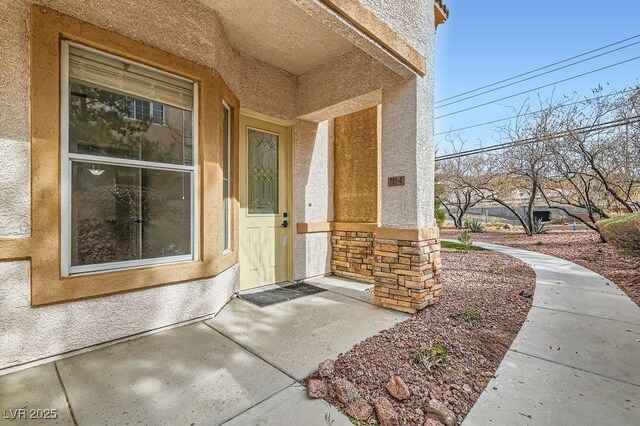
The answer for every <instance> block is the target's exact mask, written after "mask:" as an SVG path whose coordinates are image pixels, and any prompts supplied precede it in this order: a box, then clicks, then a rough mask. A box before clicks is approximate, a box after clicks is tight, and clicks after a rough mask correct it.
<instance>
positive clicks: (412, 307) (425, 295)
mask: <svg viewBox="0 0 640 426" xmlns="http://www.w3.org/2000/svg"><path fill="white" fill-rule="evenodd" d="M378 232H379V235H377V236H376V238H375V241H374V251H373V254H374V262H373V276H374V284H375V288H374V296H375V300H376V301H377V302H378V303H380V304H381V305H382V306H384V307H386V308H392V309H396V310H400V311H404V312H409V313H415V312H416V311H418V310H420V309H422V308H425V307H426V306H428V305H431V304H433V303H436V302H437V301H439V300H440V298H441V297H442V283H441V282H440V269H441V264H440V241H439V239H438V228H427V229H423V230H421V231H417V230H416V232H414V231H413V230H411V231H409V230H395V229H391V228H386V229H380V230H379V231H378ZM393 235H396V238H389V237H391V236H393ZM381 237H384V238H381ZM397 238H406V239H397Z"/></svg>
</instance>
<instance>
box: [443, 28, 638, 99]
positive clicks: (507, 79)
mask: <svg viewBox="0 0 640 426" xmlns="http://www.w3.org/2000/svg"><path fill="white" fill-rule="evenodd" d="M638 37H640V34H638V35H635V36H633V37H629V38H626V39H624V40H620V41H616V42H615V43H611V44H608V45H606V46H603V47H599V48H597V49H594V50H590V51H588V52H585V53H581V54H579V55H576V56H572V57H571V58H567V59H563V60H561V61H558V62H554V63H552V64H549V65H545V66H543V67H540V68H536V69H534V70H531V71H527V72H525V73H522V74H518V75H516V76H513V77H509V78H506V79H504V80H500V81H497V82H495V83H491V84H487V85H486V86H482V87H478V88H477V89H473V90H469V91H467V92H464V93H460V94H458V95H455V96H450V97H448V98H445V99H440V100H438V101H436V104H438V103H441V102H445V101H448V100H451V99H455V98H459V97H460V96H464V95H468V94H469V93H473V92H477V91H479V90H483V89H487V88H489V87H493V86H496V85H498V84H502V83H506V82H507V81H511V80H514V79H516V78H520V77H524V76H525V75H529V74H533V73H534V72H538V71H542V70H544V69H547V68H550V67H553V66H556V65H560V64H563V63H565V62H569V61H572V60H574V59H578V58H581V57H583V56H586V55H590V54H592V53H595V52H599V51H600V50H604V49H608V48H610V47H613V46H616V45H618V44H622V43H625V42H627V41H629V40H634V39H636V38H638Z"/></svg>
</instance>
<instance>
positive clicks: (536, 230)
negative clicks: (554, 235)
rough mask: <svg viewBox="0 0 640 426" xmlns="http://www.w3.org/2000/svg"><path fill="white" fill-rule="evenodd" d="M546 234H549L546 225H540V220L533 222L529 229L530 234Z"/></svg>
mask: <svg viewBox="0 0 640 426" xmlns="http://www.w3.org/2000/svg"><path fill="white" fill-rule="evenodd" d="M547 232H549V230H548V229H547V224H546V223H542V218H538V219H536V220H534V221H533V226H532V227H531V233H532V234H546V233H547Z"/></svg>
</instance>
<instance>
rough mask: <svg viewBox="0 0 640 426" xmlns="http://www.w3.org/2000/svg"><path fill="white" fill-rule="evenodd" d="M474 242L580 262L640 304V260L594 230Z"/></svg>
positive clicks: (452, 234)
mask: <svg viewBox="0 0 640 426" xmlns="http://www.w3.org/2000/svg"><path fill="white" fill-rule="evenodd" d="M460 232H461V231H458V230H442V231H441V233H440V236H441V238H448V239H453V240H455V239H457V238H458V235H460ZM471 236H472V238H473V239H474V241H482V242H486V243H493V244H500V245H503V246H510V247H515V248H520V249H524V250H531V251H535V252H539V253H544V254H549V255H551V256H556V257H559V258H562V259H566V260H568V261H571V262H574V263H577V264H578V265H581V266H584V267H585V268H588V269H590V270H592V271H594V272H597V273H599V274H600V275H603V276H605V277H607V278H608V279H610V280H611V281H613V282H614V283H616V284H617V285H618V286H619V287H620V288H621V289H622V290H623V291H624V292H625V293H627V295H628V296H629V297H630V298H631V299H632V300H633V301H634V302H636V304H638V305H640V260H639V259H634V258H632V257H630V256H624V255H622V254H620V253H619V252H618V251H616V249H615V248H614V247H612V246H610V245H609V244H606V243H603V242H602V241H601V240H600V237H599V236H598V234H597V233H596V232H593V231H578V232H573V231H570V230H569V231H555V230H554V231H551V232H549V233H548V234H540V235H534V236H532V237H527V236H526V235H525V234H524V233H523V232H519V231H487V232H483V233H474V234H471Z"/></svg>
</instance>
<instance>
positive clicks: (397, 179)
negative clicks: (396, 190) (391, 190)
mask: <svg viewBox="0 0 640 426" xmlns="http://www.w3.org/2000/svg"><path fill="white" fill-rule="evenodd" d="M388 186H404V176H392V177H390V178H389V184H388Z"/></svg>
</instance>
